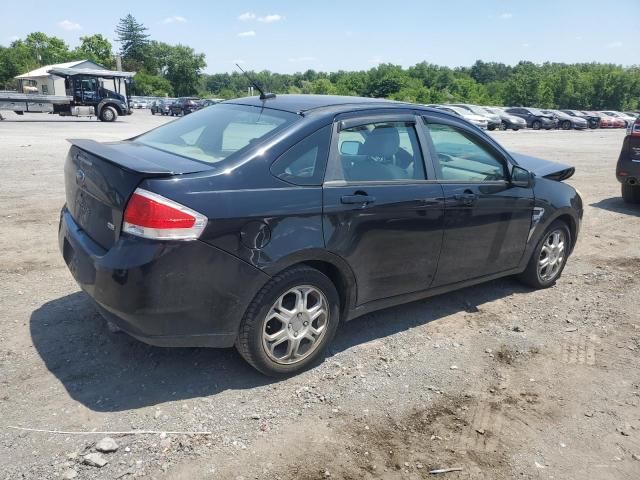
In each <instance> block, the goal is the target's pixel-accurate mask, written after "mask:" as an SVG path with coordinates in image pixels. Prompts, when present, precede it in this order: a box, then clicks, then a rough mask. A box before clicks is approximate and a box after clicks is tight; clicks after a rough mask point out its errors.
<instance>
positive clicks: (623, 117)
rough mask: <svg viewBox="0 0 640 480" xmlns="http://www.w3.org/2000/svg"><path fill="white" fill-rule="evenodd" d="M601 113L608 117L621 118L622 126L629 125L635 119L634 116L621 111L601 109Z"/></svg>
mask: <svg viewBox="0 0 640 480" xmlns="http://www.w3.org/2000/svg"><path fill="white" fill-rule="evenodd" d="M601 113H604V114H605V115H609V116H610V117H613V118H618V119H620V120H622V121H623V122H624V128H627V127H628V126H629V125H631V124H632V123H633V122H635V121H636V117H634V116H631V115H627V114H626V113H623V112H617V111H615V110H602V112H601Z"/></svg>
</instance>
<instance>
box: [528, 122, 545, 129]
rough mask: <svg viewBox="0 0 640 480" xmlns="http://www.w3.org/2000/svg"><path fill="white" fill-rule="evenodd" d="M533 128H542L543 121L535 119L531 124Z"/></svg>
mask: <svg viewBox="0 0 640 480" xmlns="http://www.w3.org/2000/svg"><path fill="white" fill-rule="evenodd" d="M531 128H533V129H534V130H540V128H542V122H541V121H540V120H534V121H533V123H532V124H531Z"/></svg>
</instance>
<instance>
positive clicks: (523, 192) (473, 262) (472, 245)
mask: <svg viewBox="0 0 640 480" xmlns="http://www.w3.org/2000/svg"><path fill="white" fill-rule="evenodd" d="M424 128H425V130H426V133H427V135H426V137H427V140H428V141H429V143H430V148H431V151H432V155H431V156H432V158H433V162H434V167H435V172H436V177H437V178H438V179H439V181H440V182H441V185H442V187H443V191H444V199H445V221H444V236H443V243H442V252H441V254H440V262H439V264H438V272H437V274H436V276H435V279H434V282H433V286H442V285H448V284H453V283H456V282H461V281H465V280H470V279H473V278H477V277H482V276H485V275H491V274H495V273H500V272H506V271H509V270H511V269H514V268H516V267H517V266H518V264H519V263H520V259H521V258H522V255H523V253H524V249H525V246H526V242H527V237H528V235H529V229H530V227H531V216H532V213H533V205H534V197H533V190H532V188H523V187H518V186H515V185H513V184H512V183H511V182H510V171H509V170H510V168H509V167H510V165H509V160H508V158H507V154H506V153H505V152H504V151H502V150H501V149H500V147H499V146H498V145H497V144H496V143H495V142H493V141H492V140H491V139H490V138H489V137H485V136H484V135H482V134H480V133H479V132H476V131H475V130H474V129H472V128H470V127H468V126H466V125H463V124H462V123H461V122H458V121H456V120H454V119H446V118H443V117H441V118H438V117H434V116H427V117H425V127H424Z"/></svg>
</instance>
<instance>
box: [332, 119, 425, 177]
mask: <svg viewBox="0 0 640 480" xmlns="http://www.w3.org/2000/svg"><path fill="white" fill-rule="evenodd" d="M338 153H339V154H340V155H339V158H340V167H342V175H343V179H344V180H347V181H351V182H370V181H392V180H395V181H403V180H405V181H406V180H424V179H425V171H424V161H423V159H422V152H421V151H420V146H419V143H418V137H417V135H416V130H415V126H414V124H413V123H409V122H380V123H370V124H366V125H359V126H356V127H352V128H347V129H344V130H341V131H340V133H339V136H338Z"/></svg>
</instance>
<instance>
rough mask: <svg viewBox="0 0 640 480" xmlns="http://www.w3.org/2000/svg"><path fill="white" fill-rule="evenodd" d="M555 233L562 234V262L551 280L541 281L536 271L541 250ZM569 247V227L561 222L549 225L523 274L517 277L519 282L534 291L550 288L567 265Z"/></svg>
mask: <svg viewBox="0 0 640 480" xmlns="http://www.w3.org/2000/svg"><path fill="white" fill-rule="evenodd" d="M556 231H561V232H562V233H563V234H564V238H565V245H564V257H563V259H562V262H561V264H560V267H559V269H558V271H557V273H555V274H554V275H553V277H552V278H548V279H543V278H541V277H540V274H539V271H538V261H539V259H540V255H541V252H542V248H543V246H544V244H545V242H547V240H548V239H549V237H550V235H551V234H552V233H554V232H556ZM571 245H572V239H571V232H570V231H569V226H568V225H567V224H566V223H565V222H563V221H562V220H556V221H555V222H553V223H552V224H551V225H549V227H547V229H546V230H545V232H544V234H543V235H542V238H541V239H540V241H539V242H538V245H536V248H535V249H534V250H533V253H532V254H531V258H529V263H528V264H527V268H526V269H525V271H524V272H522V273H521V274H520V275H519V276H518V278H519V280H520V281H521V282H523V283H525V284H526V285H529V286H530V287H533V288H535V289H541V288H549V287H551V286H552V285H553V284H555V283H556V280H558V278H560V276H561V275H562V271H563V270H564V267H565V265H566V264H567V258H568V257H569V252H570V251H571Z"/></svg>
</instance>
